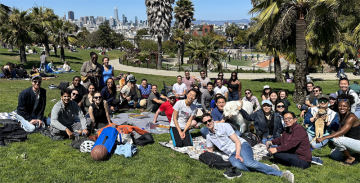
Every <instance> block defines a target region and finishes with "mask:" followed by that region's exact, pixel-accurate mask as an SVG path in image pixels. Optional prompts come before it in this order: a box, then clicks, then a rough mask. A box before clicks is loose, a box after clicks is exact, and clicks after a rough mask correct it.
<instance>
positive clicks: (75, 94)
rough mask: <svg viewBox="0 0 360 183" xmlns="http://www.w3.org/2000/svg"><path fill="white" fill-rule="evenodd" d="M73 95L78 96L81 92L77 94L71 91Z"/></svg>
mask: <svg viewBox="0 0 360 183" xmlns="http://www.w3.org/2000/svg"><path fill="white" fill-rule="evenodd" d="M71 95H74V96H78V95H79V94H77V93H71Z"/></svg>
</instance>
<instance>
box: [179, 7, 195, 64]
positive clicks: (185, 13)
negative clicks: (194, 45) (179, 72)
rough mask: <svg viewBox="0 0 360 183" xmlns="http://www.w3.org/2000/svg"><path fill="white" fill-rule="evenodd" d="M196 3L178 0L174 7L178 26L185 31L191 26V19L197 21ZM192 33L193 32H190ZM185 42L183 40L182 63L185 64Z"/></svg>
mask: <svg viewBox="0 0 360 183" xmlns="http://www.w3.org/2000/svg"><path fill="white" fill-rule="evenodd" d="M194 11H195V8H194V4H192V1H190V0H178V1H176V6H175V8H174V13H175V15H174V17H175V19H176V22H177V23H178V24H177V25H178V26H177V28H178V29H181V30H183V31H185V29H188V28H191V24H192V23H191V21H195V20H196V19H195V18H194ZM189 33H190V35H191V32H189ZM184 52H185V49H184V42H181V65H182V64H184Z"/></svg>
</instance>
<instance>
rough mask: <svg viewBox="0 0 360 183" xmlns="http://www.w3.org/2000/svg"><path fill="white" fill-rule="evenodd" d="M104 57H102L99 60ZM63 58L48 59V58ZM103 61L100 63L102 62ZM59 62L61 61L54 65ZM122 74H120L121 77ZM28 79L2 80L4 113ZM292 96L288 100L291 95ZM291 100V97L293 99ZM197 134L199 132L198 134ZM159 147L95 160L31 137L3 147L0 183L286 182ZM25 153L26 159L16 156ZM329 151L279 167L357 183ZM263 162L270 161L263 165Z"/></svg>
mask: <svg viewBox="0 0 360 183" xmlns="http://www.w3.org/2000/svg"><path fill="white" fill-rule="evenodd" d="M81 51H82V52H81V53H69V52H66V53H65V54H66V55H67V56H68V57H67V60H69V61H70V64H71V67H72V68H73V69H74V70H80V68H81V64H82V62H84V61H86V60H88V58H89V56H88V55H89V53H90V51H89V50H81ZM108 54H109V56H110V58H111V59H114V58H118V57H119V55H120V54H121V53H120V52H118V51H113V52H110V53H108ZM0 58H1V63H0V64H4V63H5V62H8V61H11V62H14V61H15V60H16V59H18V58H19V56H18V55H17V54H15V55H9V53H8V52H7V50H5V49H0ZM38 58H39V55H32V56H29V57H28V60H29V64H28V65H27V66H26V68H31V66H32V64H36V65H37V66H38V65H39V61H38ZM100 58H102V57H101V56H100ZM51 59H52V60H54V61H56V60H59V58H56V57H50V59H49V60H51ZM99 60H100V59H99ZM56 64H60V62H55V65H56ZM119 72H120V71H116V73H115V74H118V73H119ZM78 74H79V73H70V74H60V75H59V78H56V79H51V80H47V81H44V82H43V84H42V86H43V87H44V88H47V86H48V85H49V84H52V83H54V84H58V83H59V82H60V81H70V80H71V79H72V77H73V76H75V75H78ZM134 75H135V76H136V78H138V79H141V78H146V79H148V81H149V82H150V83H152V84H157V85H158V86H160V87H158V88H159V90H160V89H161V88H162V81H165V83H166V84H172V83H175V82H176V78H175V77H161V78H159V77H158V76H152V75H145V74H134ZM241 82H242V83H243V91H244V90H245V89H246V88H250V89H251V90H252V91H253V93H254V94H255V95H256V96H257V97H260V94H261V90H262V87H263V86H264V85H266V84H268V85H270V86H271V87H272V88H274V89H275V90H279V89H282V88H284V89H288V90H289V91H290V94H291V95H292V93H293V88H294V85H293V84H288V83H279V84H278V83H271V82H254V81H248V80H242V81H241ZM30 85H31V84H30V82H29V81H9V80H3V79H1V80H0V98H1V99H2V100H3V101H4V102H1V105H0V112H5V111H6V112H10V111H13V110H15V109H16V106H17V98H18V94H19V93H20V91H21V90H23V89H25V88H27V87H29V86H30ZM315 85H320V86H322V87H323V91H324V93H330V92H334V91H335V90H336V89H337V82H336V81H320V82H315ZM59 94H60V91H59V90H49V89H47V96H48V102H47V107H46V112H45V114H48V113H49V112H50V111H51V108H52V107H53V105H54V104H55V102H51V101H50V99H54V98H55V99H59ZM291 95H290V96H291ZM289 99H290V101H292V97H290V98H289ZM290 110H292V111H294V112H296V114H297V115H299V112H298V110H295V104H292V105H291V106H290ZM197 135H199V133H197ZM154 139H155V143H154V144H152V145H147V146H145V147H139V149H140V150H141V151H140V152H139V154H137V155H136V156H135V157H133V158H128V159H126V158H124V157H123V156H118V155H114V156H113V157H111V158H110V160H109V161H105V162H94V161H93V160H92V159H91V157H90V154H84V153H80V152H79V151H77V150H75V149H73V148H71V147H70V146H69V144H70V143H71V141H70V140H65V141H52V140H50V139H49V138H46V137H43V136H42V135H40V134H32V135H29V140H27V141H25V142H22V143H12V144H10V145H9V147H0V170H1V176H0V182H24V181H25V182H40V181H41V182H50V181H51V182H100V181H101V182H190V181H191V182H233V181H239V180H242V181H244V182H245V181H251V182H286V181H285V180H284V179H281V178H278V177H274V176H266V175H264V174H261V173H255V172H254V173H244V174H243V176H242V177H241V179H234V180H233V181H230V180H227V179H225V178H224V177H223V175H222V173H223V171H220V170H216V169H210V168H208V167H207V166H206V165H205V164H203V163H200V162H198V161H196V160H193V159H190V158H189V157H188V156H187V155H184V154H181V153H177V152H175V151H173V150H171V149H168V148H164V147H162V146H160V145H159V144H158V142H162V141H168V140H169V139H170V135H169V134H163V135H154ZM23 153H26V155H27V159H26V160H24V159H22V158H20V157H19V158H17V157H18V156H19V155H21V154H23ZM329 153H330V148H328V147H326V148H324V149H322V150H316V151H314V152H313V155H316V156H321V157H322V158H323V160H324V166H312V167H311V168H309V169H307V170H301V169H298V168H293V167H284V166H280V169H281V170H285V169H289V170H290V171H292V172H293V173H294V174H295V180H296V182H326V181H328V182H330V181H331V182H335V181H336V182H359V181H360V176H358V169H359V167H360V165H357V166H355V167H344V166H342V165H340V164H339V163H338V162H335V161H333V160H331V159H329V158H328V154H329ZM265 163H270V162H267V161H265Z"/></svg>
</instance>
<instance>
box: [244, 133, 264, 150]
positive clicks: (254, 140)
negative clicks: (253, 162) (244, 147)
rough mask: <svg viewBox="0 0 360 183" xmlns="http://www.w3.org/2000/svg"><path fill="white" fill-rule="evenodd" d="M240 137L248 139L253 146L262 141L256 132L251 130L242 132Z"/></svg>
mask: <svg viewBox="0 0 360 183" xmlns="http://www.w3.org/2000/svg"><path fill="white" fill-rule="evenodd" d="M240 137H241V138H243V139H244V140H246V141H247V142H248V143H249V144H250V145H251V147H254V146H255V145H256V144H258V143H260V141H259V138H258V137H257V136H256V134H254V133H251V132H246V133H242V134H241V136H240Z"/></svg>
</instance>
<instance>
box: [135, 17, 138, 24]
mask: <svg viewBox="0 0 360 183" xmlns="http://www.w3.org/2000/svg"><path fill="white" fill-rule="evenodd" d="M135 26H139V22H138V19H137V16H135Z"/></svg>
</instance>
